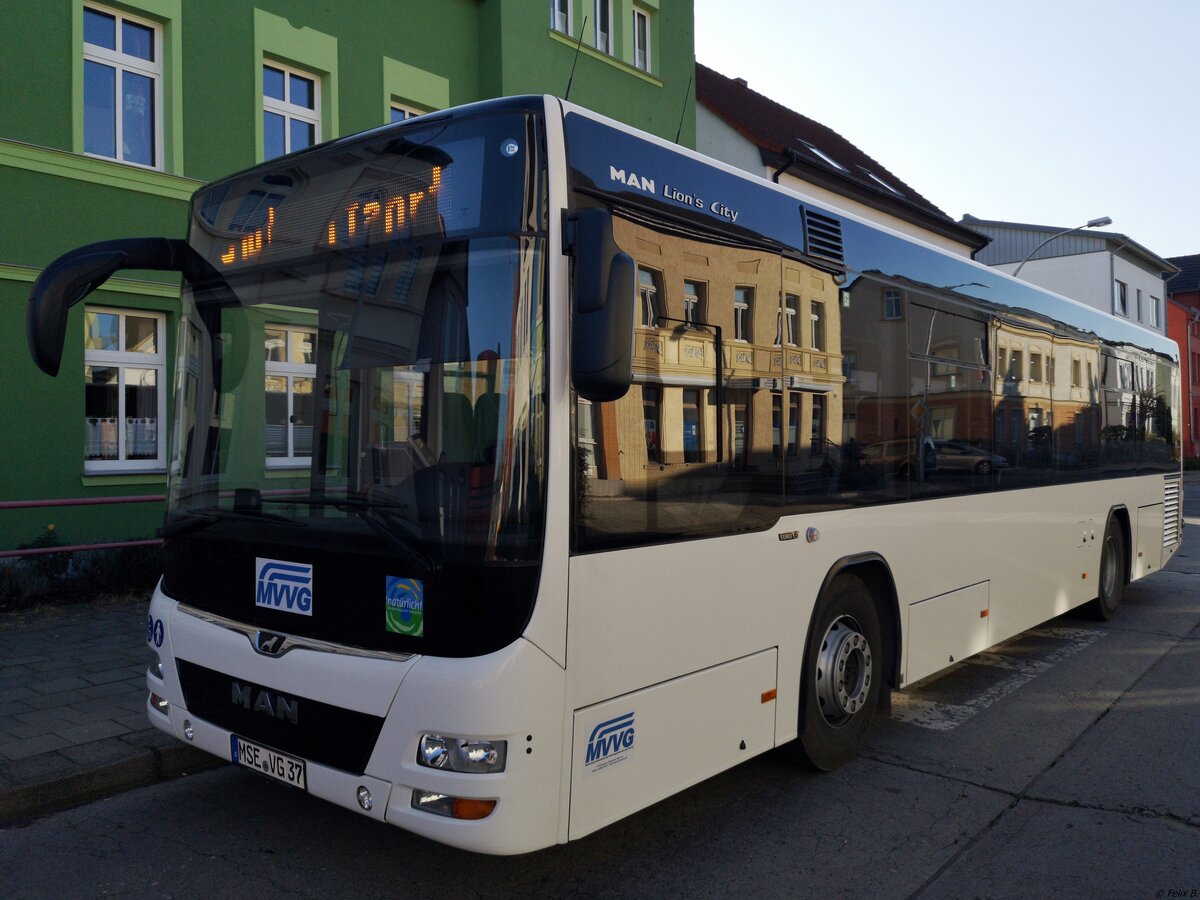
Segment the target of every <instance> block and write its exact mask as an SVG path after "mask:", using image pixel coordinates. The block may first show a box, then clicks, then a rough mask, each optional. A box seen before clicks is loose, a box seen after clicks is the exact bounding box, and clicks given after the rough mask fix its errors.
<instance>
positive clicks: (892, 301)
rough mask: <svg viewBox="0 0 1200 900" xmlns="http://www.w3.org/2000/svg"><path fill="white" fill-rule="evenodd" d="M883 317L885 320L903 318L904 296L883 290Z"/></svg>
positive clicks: (897, 292) (895, 291)
mask: <svg viewBox="0 0 1200 900" xmlns="http://www.w3.org/2000/svg"><path fill="white" fill-rule="evenodd" d="M883 317H884V318H885V319H903V318H904V294H903V292H901V291H898V290H893V289H891V288H885V289H884V291H883Z"/></svg>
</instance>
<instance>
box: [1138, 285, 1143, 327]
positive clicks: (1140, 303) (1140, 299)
mask: <svg viewBox="0 0 1200 900" xmlns="http://www.w3.org/2000/svg"><path fill="white" fill-rule="evenodd" d="M1137 320H1138V321H1139V322H1140V321H1142V289H1141V288H1138V289H1137Z"/></svg>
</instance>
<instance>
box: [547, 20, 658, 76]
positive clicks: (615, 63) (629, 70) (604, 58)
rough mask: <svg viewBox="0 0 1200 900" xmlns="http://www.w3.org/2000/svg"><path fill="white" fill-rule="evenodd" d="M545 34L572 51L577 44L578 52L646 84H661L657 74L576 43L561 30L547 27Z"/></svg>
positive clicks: (575, 39) (575, 40)
mask: <svg viewBox="0 0 1200 900" xmlns="http://www.w3.org/2000/svg"><path fill="white" fill-rule="evenodd" d="M547 34H549V35H550V39H551V40H554V41H557V42H558V43H560V44H565V45H566V46H568V47H570V48H571V52H574V51H575V48H576V46H578V47H579V52H580V53H582V54H583V55H585V56H590V57H591V58H592V59H595V60H599V61H600V62H603V63H607V64H608V65H610V66H612V67H613V68H614V69H618V70H620V71H622V72H625V73H626V74H628V75H632V76H634V77H635V78H640V79H641V80H642V81H645V82H647V83H648V84H652V85H654V86H655V87H662V86H663V83H662V79H661V78H658V77H657V76H655V75H653V74H651V73H650V72H647V71H645V70H644V69H639V68H637V67H636V66H634V65H632V64H631V63H627V62H625V60H623V59H618V58H617V57H615V56H610V55H609V54H607V53H603V52H601V51H600V50H597V49H596V48H595V47H589V46H588V45H587V44H577V40H578V39H577V38H571V37H567V36H566V35H565V34H563V33H562V32H561V31H555V30H554V29H549V30H548V31H547Z"/></svg>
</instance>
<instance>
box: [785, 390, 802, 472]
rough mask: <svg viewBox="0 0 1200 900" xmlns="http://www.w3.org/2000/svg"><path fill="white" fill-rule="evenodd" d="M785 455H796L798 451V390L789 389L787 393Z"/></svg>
mask: <svg viewBox="0 0 1200 900" xmlns="http://www.w3.org/2000/svg"><path fill="white" fill-rule="evenodd" d="M787 444H788V448H787V455H788V456H797V455H799V453H800V392H799V391H791V392H790V393H789V394H788V430H787Z"/></svg>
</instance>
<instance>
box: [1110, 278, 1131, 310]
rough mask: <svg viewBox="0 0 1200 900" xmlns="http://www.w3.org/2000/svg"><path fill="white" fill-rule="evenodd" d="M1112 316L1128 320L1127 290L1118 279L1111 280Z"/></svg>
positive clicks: (1123, 283)
mask: <svg viewBox="0 0 1200 900" xmlns="http://www.w3.org/2000/svg"><path fill="white" fill-rule="evenodd" d="M1113 315H1117V316H1124V317H1125V318H1126V319H1128V318H1129V288H1128V286H1127V285H1126V284H1125V282H1123V281H1121V280H1120V279H1119V278H1117V279H1114V280H1113Z"/></svg>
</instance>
